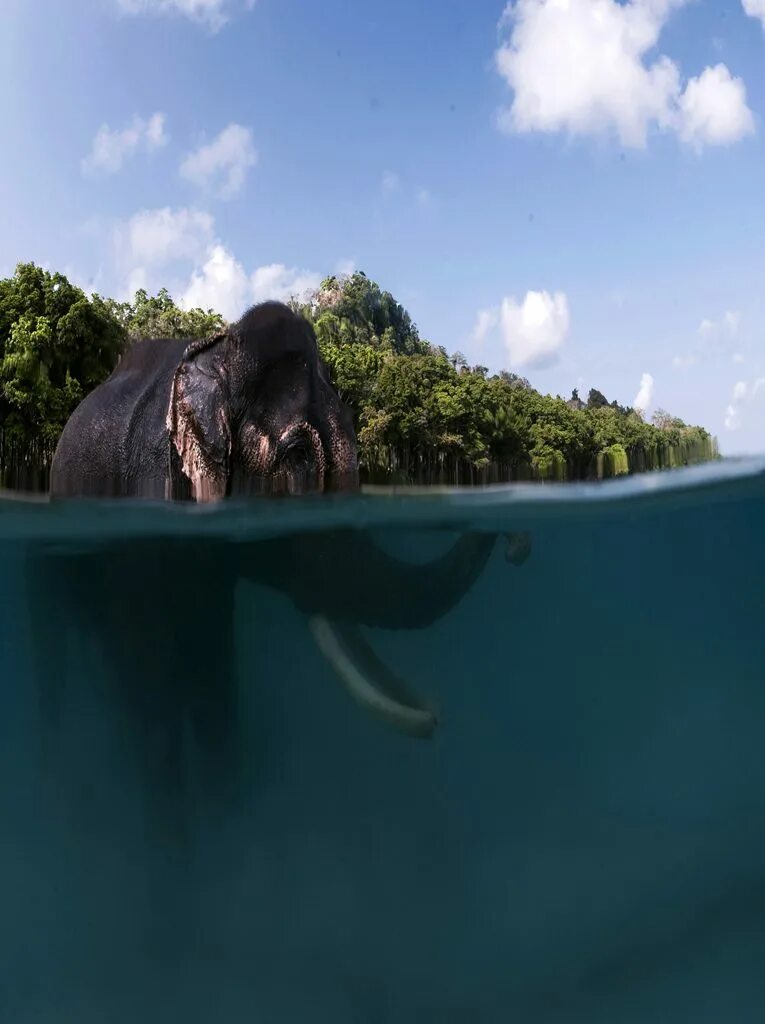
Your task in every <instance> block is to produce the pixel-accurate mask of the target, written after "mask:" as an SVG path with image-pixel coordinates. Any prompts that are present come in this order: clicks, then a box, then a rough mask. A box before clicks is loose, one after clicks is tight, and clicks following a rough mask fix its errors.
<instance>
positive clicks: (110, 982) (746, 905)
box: [0, 460, 765, 1024]
mask: <svg viewBox="0 0 765 1024" xmlns="http://www.w3.org/2000/svg"><path fill="white" fill-rule="evenodd" d="M763 525H765V461H763V460H759V461H755V460H750V461H745V462H724V463H720V464H718V465H715V466H712V467H702V468H695V469H692V470H684V471H677V472H674V473H667V474H655V475H648V476H645V477H636V478H631V479H630V480H627V481H618V482H613V483H608V484H602V485H581V486H578V485H565V486H562V487H554V486H546V487H543V488H539V487H533V486H531V487H525V488H524V487H520V488H512V489H506V488H497V489H492V490H488V491H483V492H451V493H450V492H443V493H434V492H429V493H422V494H419V493H408V494H404V493H402V494H396V493H390V492H386V493H372V494H367V495H363V496H359V497H355V498H345V499H337V500H329V499H327V500H313V499H311V500H305V501H303V500H300V501H287V502H274V503H270V502H262V503H259V504H256V505H252V506H235V505H232V506H226V507H222V508H218V509H214V510H209V509H185V508H175V507H170V506H141V507H138V506H132V505H126V504H121V503H103V504H83V505H78V504H74V505H48V504H47V503H44V502H26V501H18V500H10V499H8V500H2V501H0V668H1V671H2V676H1V679H0V908H2V909H1V910H0V1020H2V1021H9V1022H11V1021H12V1022H13V1024H27V1022H30V1024H31V1022H35V1024H54V1022H55V1024H59V1022H63V1021H66V1022H69V1021H72V1022H77V1024H91V1022H92V1024H96V1022H98V1024H102V1022H106V1021H108V1022H109V1024H123V1022H125V1024H127V1022H131V1024H132V1022H134V1021H139V1020H140V1021H146V1022H150V1024H153V1022H155V1021H156V1022H160V1021H161V1022H163V1024H165V1022H168V1021H183V1022H188V1024H195V1022H200V1024H201V1022H208V1021H220V1022H225V1024H228V1022H239V1021H248V1022H249V1021H257V1022H258V1024H271V1022H273V1024H281V1022H293V1021H294V1022H300V1024H307V1022H317V1024H324V1022H327V1024H330V1022H331V1024H343V1022H346V1021H347V1022H364V1024H366V1022H370V1024H383V1022H386V1024H387V1022H415V1021H416V1022H418V1024H419V1022H439V1024H443V1022H475V1021H478V1022H483V1021H486V1022H492V1024H493V1022H495V1021H496V1022H498V1024H499V1022H503V1024H504V1022H507V1021H524V1022H525V1021H530V1022H535V1024H540V1022H542V1024H544V1022H555V1024H557V1022H566V1024H569V1022H579V1021H582V1022H588V1024H595V1022H604V1024H605V1022H608V1024H616V1022H618V1024H622V1022H624V1024H633V1022H635V1024H637V1022H641V1024H642V1022H649V1021H650V1022H656V1021H661V1022H663V1024H664V1022H680V1021H682V1022H693V1024H700V1022H706V1021H710V1022H711V1021H714V1022H720V1021H727V1020H730V1021H736V1022H738V1024H743V1022H749V1021H752V1022H754V1021H757V1022H760V1021H762V1020H763V1019H765V974H764V973H763V970H762V964H763V962H764V961H765V742H764V741H765V685H763V684H764V683H765V588H764V587H763V570H765V539H764V537H763ZM508 532H522V533H524V534H526V533H528V535H529V537H530V541H531V553H530V555H529V557H528V558H527V559H526V560H525V561H523V560H517V561H518V562H519V564H515V563H514V562H512V561H508V559H507V557H506V556H507V549H506V543H505V541H504V535H505V534H507V533H508ZM494 533H496V534H498V535H500V536H499V539H498V540H497V542H496V544H495V546H494V548H493V550H492V553H491V556H490V558H489V560H488V562H487V564H486V565H485V566H483V567H482V568H481V571H480V573H477V578H476V579H475V580H474V581H472V582H471V584H470V585H469V587H468V589H467V591H466V593H464V595H463V596H462V597H461V599H460V600H456V597H455V598H454V601H452V602H451V603H452V605H453V606H452V607H449V608H447V609H446V610H445V611H444V613H443V614H442V615H441V616H440V617H437V618H435V619H434V621H432V622H431V623H430V624H428V623H427V622H426V621H425V620H427V619H428V617H429V615H430V612H429V611H428V609H427V608H426V606H427V605H428V603H429V602H430V601H432V600H435V597H438V596H440V595H434V594H432V593H431V592H430V591H429V589H428V585H426V584H422V581H426V583H427V581H428V579H429V576H428V573H429V571H430V569H429V563H430V562H432V560H433V559H435V558H436V557H437V556H439V555H440V554H443V553H444V552H445V551H447V550H448V549H449V548H450V546H451V545H452V544H454V543H455V542H456V541H458V540H459V538H460V537H463V538H464V537H465V536H467V535H469V536H471V537H475V538H477V545H478V547H480V546H481V544H482V543H483V539H484V538H487V537H491V535H492V534H494ZM359 538H361V539H362V540H363V541H364V543H365V544H366V542H368V541H370V540H372V541H374V544H375V547H376V550H381V551H385V552H387V554H388V555H391V556H393V555H395V556H396V557H397V558H399V559H401V560H407V561H409V562H410V563H416V565H417V568H415V569H414V570H412V572H413V573H414V575H412V574H411V573H410V574H409V575H407V574H404V575H403V576H402V583H401V586H400V587H397V588H391V589H389V591H388V592H386V593H384V594H382V595H379V594H378V595H377V596H375V594H374V587H373V586H372V585H371V584H372V583H373V582H374V580H373V579H372V577H373V576H374V572H375V564H376V563H375V562H374V560H373V559H372V560H368V559H366V558H365V557H363V553H364V552H365V551H367V548H366V547H364V546H363V545H362V546H360V540H359ZM476 557H478V556H476ZM479 561H480V560H479ZM463 568H464V566H463ZM237 581H238V582H237ZM418 581H420V582H418ZM359 594H363V595H365V596H363V599H362V597H360V596H359ZM444 600H446V598H444ZM455 601H456V603H454V602H455ZM447 603H449V602H447ZM362 605H365V607H364V608H362ZM373 605H374V609H373V610H372V611H370V608H372V606H373ZM381 609H382V611H381ZM356 612H358V616H359V617H361V618H363V617H364V616H365V615H366V614H367V612H368V613H369V615H370V616H372V617H374V616H378V617H379V616H380V615H382V614H386V615H389V617H390V618H391V620H395V621H396V623H397V625H398V628H393V629H382V628H376V627H365V630H364V635H365V637H366V639H367V641H368V642H369V644H370V645H371V646H372V647H373V648H374V650H375V651H376V652H377V655H378V656H379V657H381V658H382V659H383V660H384V662H385V663H386V665H387V666H388V667H389V669H390V670H392V671H395V672H396V673H397V674H398V675H400V676H401V677H402V678H403V679H404V680H405V682H406V685H407V687H408V689H409V690H411V691H413V692H414V693H415V694H417V695H418V696H419V697H420V698H421V699H422V700H423V701H425V700H430V701H432V702H433V703H434V705H436V706H437V709H438V724H437V726H436V727H435V731H434V733H433V736H432V738H430V739H419V738H416V737H413V736H411V735H408V734H405V733H402V732H400V731H397V730H396V729H395V728H394V727H392V726H391V725H390V724H389V723H386V722H383V721H381V720H380V719H378V718H376V717H375V716H374V715H373V714H371V713H370V711H369V709H368V708H365V707H362V706H361V705H360V704H359V703H357V702H356V701H354V700H353V699H352V697H351V695H350V694H349V692H348V691H347V689H346V688H344V686H343V685H342V681H341V680H340V678H339V674H338V671H337V665H336V664H333V663H331V661H330V660H327V658H325V657H324V656H322V654H321V653H320V651H319V649H318V647H317V645H316V643H315V642H314V639H313V637H312V634H311V629H310V628H309V626H310V622H309V619H310V617H311V616H316V615H317V614H323V613H326V614H327V615H329V616H330V617H332V616H339V617H340V618H343V617H345V618H351V619H352V618H353V617H354V615H355V614H356ZM415 620H418V621H419V628H401V626H402V625H406V624H407V623H409V624H411V623H412V622H413V621H415Z"/></svg>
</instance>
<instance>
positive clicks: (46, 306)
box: [0, 263, 717, 489]
mask: <svg viewBox="0 0 765 1024" xmlns="http://www.w3.org/2000/svg"><path fill="white" fill-rule="evenodd" d="M290 305H291V306H292V308H293V309H294V310H295V311H296V312H298V313H299V314H301V315H302V316H304V317H305V318H306V319H308V320H309V321H310V322H311V323H312V325H313V327H314V330H315V332H316V336H317V340H318V343H319V348H320V351H321V355H322V357H323V358H324V361H325V362H326V364H327V367H328V369H329V372H330V375H331V377H332V380H333V383H334V384H335V386H336V388H337V389H338V391H339V393H340V395H341V397H342V399H343V400H344V401H345V402H346V403H347V404H348V405H349V407H350V408H351V410H352V412H353V417H354V424H355V428H356V433H357V437H358V442H359V460H360V465H361V470H362V477H363V478H364V479H365V480H366V481H370V482H375V483H389V482H411V483H458V484H466V483H473V484H478V483H492V482H504V481H510V480H584V479H592V478H602V477H608V476H617V475H621V474H626V473H632V472H642V471H645V470H653V469H663V468H670V467H674V466H681V465H687V464H689V463H693V462H699V461H704V460H708V459H713V458H716V457H717V446H716V442H715V440H714V438H712V436H711V435H710V434H709V432H708V431H706V430H705V429H703V428H702V427H699V426H689V425H687V424H685V423H684V422H683V421H682V420H680V419H678V418H677V417H674V416H671V415H669V414H668V413H666V412H664V411H661V410H660V411H658V412H657V413H656V414H655V415H654V417H653V421H652V422H651V423H648V422H646V421H645V420H644V418H643V416H642V414H641V413H640V412H639V411H638V410H635V409H632V408H629V407H626V406H621V405H619V404H618V403H617V402H614V401H612V402H609V401H608V400H607V399H606V397H605V396H604V395H603V394H601V393H600V392H599V391H597V390H595V389H593V390H591V391H590V393H589V395H588V396H587V398H586V399H581V398H580V397H579V395H578V394H577V392H576V391H574V392H573V393H572V395H571V397H570V398H569V399H568V400H565V399H563V398H562V397H560V396H556V397H552V396H549V395H542V394H540V393H539V392H538V391H536V390H535V389H534V388H533V387H532V386H531V385H530V383H529V382H528V380H526V379H525V378H524V377H520V376H518V375H517V374H514V373H510V372H507V371H502V372H501V373H498V374H492V375H490V374H489V371H488V370H487V368H486V367H484V366H469V365H468V363H467V361H466V360H465V358H464V356H462V354H461V353H459V352H457V353H454V354H451V355H450V354H449V353H447V351H446V350H445V349H444V348H443V347H441V346H437V345H433V344H431V343H430V342H428V341H426V340H424V339H423V338H421V337H420V335H419V332H418V330H417V327H416V325H415V324H414V322H413V321H412V319H411V317H410V316H409V314H408V313H407V311H406V310H405V309H404V308H403V307H402V306H401V305H400V304H399V303H398V302H396V300H395V299H394V298H393V296H392V295H391V294H390V293H389V292H386V291H384V290H382V289H381V288H380V287H379V286H378V285H377V284H376V283H375V282H374V281H372V280H370V279H369V278H367V277H366V275H364V274H363V273H361V272H356V273H354V274H351V275H348V276H345V277H329V278H327V279H326V280H325V281H323V282H322V284H321V286H320V287H319V288H318V289H317V291H316V292H314V293H313V294H311V295H310V296H309V297H307V298H305V299H303V300H300V301H298V300H292V301H291V303H290ZM224 326H225V321H224V319H223V317H222V316H221V315H220V314H218V313H216V312H215V311H213V310H202V309H192V310H182V309H180V308H179V307H178V306H177V305H176V304H175V302H174V301H173V299H172V297H171V296H170V295H169V294H168V292H167V291H166V290H164V289H163V290H161V291H160V292H159V293H158V294H157V295H155V296H151V295H148V294H147V292H145V291H138V292H136V294H135V296H134V298H133V301H132V302H117V301H115V300H113V299H109V298H104V297H102V296H100V295H97V294H93V295H90V296H87V295H86V294H85V293H84V292H83V291H82V289H80V288H78V287H76V286H75V285H73V284H72V283H71V282H69V281H68V280H67V278H66V277H65V276H64V275H62V274H58V273H51V272H50V271H47V270H44V269H43V268H41V267H38V266H36V265H35V264H33V263H24V264H19V265H18V267H17V268H16V271H15V274H14V275H13V277H11V278H6V279H3V280H0V485H2V486H6V487H13V486H16V487H22V488H25V489H43V488H44V487H45V486H46V484H47V472H48V467H49V465H50V460H51V458H52V456H53V452H54V451H55V446H56V443H57V441H58V438H59V435H60V433H61V431H62V429H63V427H64V424H65V423H66V421H67V419H68V417H69V416H70V415H71V413H72V412H73V410H74V409H75V407H76V406H77V404H78V403H79V402H80V401H81V400H82V398H83V397H84V396H85V395H86V394H87V393H88V392H89V391H90V390H92V389H93V388H94V387H95V386H96V385H98V384H99V383H101V381H103V380H105V378H106V377H107V376H108V375H109V374H110V373H111V371H112V370H113V368H114V366H115V365H116V364H117V362H118V360H119V358H120V356H121V354H122V353H123V352H124V351H125V348H126V346H128V345H129V344H130V343H131V341H132V340H134V339H136V338H139V337H156V338H177V337H185V338H199V337H204V336H206V335H209V334H211V333H213V332H215V331H219V330H221V329H222V328H223V327H224Z"/></svg>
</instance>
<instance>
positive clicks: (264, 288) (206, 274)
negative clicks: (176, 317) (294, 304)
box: [180, 244, 321, 320]
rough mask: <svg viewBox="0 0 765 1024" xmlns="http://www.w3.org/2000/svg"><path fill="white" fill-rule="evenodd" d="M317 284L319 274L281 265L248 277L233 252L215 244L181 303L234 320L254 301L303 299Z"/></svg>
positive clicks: (258, 270) (261, 270)
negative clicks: (218, 313) (215, 311)
mask: <svg viewBox="0 0 765 1024" xmlns="http://www.w3.org/2000/svg"><path fill="white" fill-rule="evenodd" d="M320 284H321V276H320V275H319V274H315V273H313V272H312V271H309V270H300V269H298V268H297V267H287V266H285V265H284V264H283V263H270V264H268V265H267V266H262V267H256V269H255V270H254V271H253V272H252V273H251V274H248V273H247V272H246V271H245V269H244V267H243V266H242V264H241V263H240V262H239V261H238V260H237V259H235V257H234V256H233V255H232V253H230V252H229V251H228V250H227V249H226V248H225V247H224V246H223V245H220V244H217V245H214V246H212V247H211V248H210V251H209V253H208V257H207V259H206V260H205V262H204V264H203V266H202V267H200V268H199V269H196V270H194V271H193V272H192V275H191V280H190V282H189V285H188V287H187V288H186V290H185V292H184V293H183V296H182V298H181V300H180V302H181V305H182V306H183V307H184V308H186V309H191V308H192V307H194V306H201V307H202V308H203V309H208V308H212V309H215V310H218V311H219V312H220V313H222V314H223V316H224V317H225V318H226V319H227V320H234V319H237V318H238V317H240V316H241V315H242V313H243V312H244V310H245V309H246V308H247V307H248V306H251V305H253V304H254V303H256V302H265V301H266V300H268V299H277V300H279V301H280V302H287V301H288V300H289V299H291V298H298V299H300V298H304V297H305V296H306V295H307V294H308V293H309V292H312V291H314V290H315V289H316V288H318V287H319V285H320Z"/></svg>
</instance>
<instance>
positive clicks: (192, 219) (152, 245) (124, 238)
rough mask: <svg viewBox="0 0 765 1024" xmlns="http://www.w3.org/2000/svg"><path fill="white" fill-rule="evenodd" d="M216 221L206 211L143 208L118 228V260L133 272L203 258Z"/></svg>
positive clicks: (211, 238)
mask: <svg viewBox="0 0 765 1024" xmlns="http://www.w3.org/2000/svg"><path fill="white" fill-rule="evenodd" d="M214 229H215V222H214V221H213V218H212V217H211V216H210V214H209V213H205V212H204V211H202V210H194V209H187V208H181V209H178V210H172V209H171V208H170V207H164V208H163V209H159V210H141V211H139V212H138V213H136V214H134V216H133V217H131V218H130V220H129V221H127V222H126V223H123V224H119V225H118V226H117V228H116V229H115V231H114V244H115V248H116V255H117V262H118V265H119V266H120V267H125V266H127V267H128V268H130V270H131V272H134V271H135V270H136V269H137V268H151V267H164V266H167V265H168V264H171V263H174V262H177V261H192V260H197V259H199V258H200V257H201V256H202V255H203V254H204V253H205V252H206V251H207V248H208V246H209V245H210V244H211V243H212V241H213V236H214Z"/></svg>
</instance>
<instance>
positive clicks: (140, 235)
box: [112, 207, 322, 320]
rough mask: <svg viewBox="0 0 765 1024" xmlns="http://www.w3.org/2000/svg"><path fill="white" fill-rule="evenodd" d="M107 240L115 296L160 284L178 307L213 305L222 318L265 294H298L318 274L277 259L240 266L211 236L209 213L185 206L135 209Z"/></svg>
mask: <svg viewBox="0 0 765 1024" xmlns="http://www.w3.org/2000/svg"><path fill="white" fill-rule="evenodd" d="M112 242H113V247H114V255H115V264H116V274H117V277H118V280H119V282H120V285H121V286H120V287H118V288H117V289H116V290H117V292H118V294H119V295H120V296H121V297H124V298H131V297H132V296H133V295H134V294H135V292H136V290H137V289H138V288H145V289H146V290H147V291H149V292H154V291H156V290H157V289H158V288H160V287H163V286H164V287H167V288H168V289H169V290H170V292H171V294H173V295H177V296H179V299H178V301H179V303H180V305H181V306H183V307H184V308H186V309H190V308H191V307H194V306H201V307H202V308H204V309H209V308H212V309H216V310H217V311H218V312H220V313H222V314H223V316H224V317H226V319H228V320H232V319H237V318H238V317H239V316H241V314H242V313H243V312H244V310H245V309H246V308H247V307H248V306H251V305H253V304H254V303H256V302H263V301H265V300H266V299H279V300H281V301H287V300H288V299H290V298H292V297H296V298H303V297H304V296H305V295H306V294H307V293H308V292H310V291H313V290H314V289H316V288H318V287H319V285H320V284H321V279H322V276H321V275H320V274H318V273H315V272H314V271H311V270H305V269H303V268H299V267H288V266H286V265H285V264H283V263H269V264H266V265H263V266H259V267H255V268H254V269H253V270H249V271H248V270H246V269H245V267H244V265H243V264H242V262H241V261H240V260H238V259H237V258H236V257H235V256H234V254H233V253H232V252H231V251H230V250H229V249H228V248H227V247H226V246H225V245H224V244H223V243H222V242H221V241H220V239H219V238H218V237H217V234H216V231H215V221H214V219H213V218H212V216H211V215H210V214H209V213H206V212H205V211H202V210H195V209H189V208H186V207H182V208H180V209H171V208H169V207H165V208H162V209H158V210H141V211H139V212H138V213H136V214H135V215H134V216H133V217H131V218H130V219H129V220H127V221H125V222H123V223H121V224H118V225H117V227H116V228H115V229H114V231H113V237H112Z"/></svg>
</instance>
